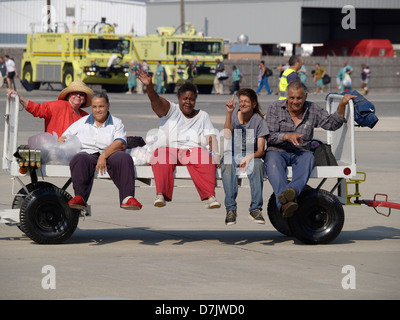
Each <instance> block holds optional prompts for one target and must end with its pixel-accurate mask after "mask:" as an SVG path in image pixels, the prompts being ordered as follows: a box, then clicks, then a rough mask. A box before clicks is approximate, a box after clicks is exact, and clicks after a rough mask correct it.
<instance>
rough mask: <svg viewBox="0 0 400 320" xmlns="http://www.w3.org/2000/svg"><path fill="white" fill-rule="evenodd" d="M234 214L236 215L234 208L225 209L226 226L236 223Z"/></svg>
mask: <svg viewBox="0 0 400 320" xmlns="http://www.w3.org/2000/svg"><path fill="white" fill-rule="evenodd" d="M236 216H237V213H236V210H227V211H226V217H225V224H226V225H227V226H231V225H233V224H236Z"/></svg>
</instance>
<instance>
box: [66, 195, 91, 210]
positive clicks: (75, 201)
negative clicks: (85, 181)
mask: <svg viewBox="0 0 400 320" xmlns="http://www.w3.org/2000/svg"><path fill="white" fill-rule="evenodd" d="M68 205H69V207H70V208H72V209H78V210H84V209H86V207H87V204H86V202H85V200H83V198H82V197H81V196H75V197H73V198H72V199H71V200H69V201H68Z"/></svg>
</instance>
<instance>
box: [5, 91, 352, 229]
mask: <svg viewBox="0 0 400 320" xmlns="http://www.w3.org/2000/svg"><path fill="white" fill-rule="evenodd" d="M342 98H343V96H341V95H337V94H330V95H329V96H328V98H327V102H326V109H327V111H328V112H329V113H333V112H335V111H336V109H337V106H338V104H339V102H340V100H341V99H342ZM353 108H354V106H353V101H352V100H350V101H349V104H348V107H347V108H346V113H345V118H346V122H345V123H344V125H343V126H342V127H341V128H340V129H338V130H336V131H327V143H328V144H330V145H331V148H332V152H333V154H334V156H335V158H336V160H337V162H338V166H318V167H315V168H314V170H313V171H312V173H311V177H310V178H319V179H328V178H336V179H338V183H337V185H336V187H338V198H339V200H340V202H341V203H342V204H346V179H348V178H353V177H355V176H356V174H357V170H356V156H355V136H354V112H353ZM19 111H20V110H19V98H18V96H17V95H14V96H13V97H11V99H8V100H7V105H6V114H5V116H4V118H5V126H4V144H3V159H2V160H3V161H2V165H3V169H4V170H7V172H8V173H9V174H10V175H11V176H12V177H13V179H14V180H15V179H16V180H18V182H19V183H20V184H21V185H22V186H23V187H24V184H23V182H22V181H21V179H20V177H23V176H26V174H21V173H20V172H19V165H18V162H17V160H16V158H15V157H14V156H13V154H14V153H15V151H16V150H17V147H18V121H19ZM349 170H350V171H349ZM135 173H136V179H138V180H141V181H144V182H146V183H147V184H149V185H151V181H152V180H153V179H154V176H153V171H152V169H151V166H135ZM37 175H38V177H42V176H43V177H65V178H70V177H71V173H70V169H69V166H67V165H50V164H49V165H46V164H44V165H42V166H41V167H40V168H39V169H37ZM174 176H175V178H176V179H190V175H189V173H188V171H187V168H186V167H184V166H178V167H177V168H176V170H175V174H174ZM95 177H96V178H100V179H109V178H110V177H109V175H108V174H107V173H106V174H104V175H97V174H96V176H95ZM291 177H292V168H291V167H289V168H288V178H291ZM239 178H240V179H245V178H247V177H246V174H245V173H243V174H242V175H241V176H240V177H239ZM217 179H221V171H220V169H218V170H217ZM12 194H14V195H15V193H14V183H13V186H12ZM11 221H14V222H19V209H7V210H3V211H0V223H10V222H11Z"/></svg>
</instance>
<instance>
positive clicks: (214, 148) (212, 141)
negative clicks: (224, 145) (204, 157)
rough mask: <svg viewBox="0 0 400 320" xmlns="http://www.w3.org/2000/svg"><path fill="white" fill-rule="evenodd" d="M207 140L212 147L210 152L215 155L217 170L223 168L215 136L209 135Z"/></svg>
mask: <svg viewBox="0 0 400 320" xmlns="http://www.w3.org/2000/svg"><path fill="white" fill-rule="evenodd" d="M206 139H207V140H208V144H209V145H210V150H211V151H212V152H213V154H214V161H215V164H216V166H217V168H221V155H220V153H219V150H218V141H217V138H216V137H215V135H209V136H206Z"/></svg>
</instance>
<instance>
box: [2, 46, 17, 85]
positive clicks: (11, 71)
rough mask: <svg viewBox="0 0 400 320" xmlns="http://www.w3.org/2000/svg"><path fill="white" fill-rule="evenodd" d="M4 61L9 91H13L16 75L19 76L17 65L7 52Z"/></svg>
mask: <svg viewBox="0 0 400 320" xmlns="http://www.w3.org/2000/svg"><path fill="white" fill-rule="evenodd" d="M4 61H5V65H6V71H7V83H8V91H13V90H15V82H14V77H18V73H17V67H16V66H15V62H14V60H12V59H10V56H9V55H7V54H6V55H5V56H4Z"/></svg>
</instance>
